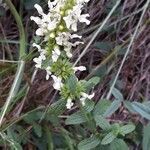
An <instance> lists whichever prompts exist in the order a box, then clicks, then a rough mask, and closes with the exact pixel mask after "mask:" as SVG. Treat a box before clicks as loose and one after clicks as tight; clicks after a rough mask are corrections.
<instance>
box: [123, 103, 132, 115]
mask: <svg viewBox="0 0 150 150" xmlns="http://www.w3.org/2000/svg"><path fill="white" fill-rule="evenodd" d="M123 104H124V106H125V107H126V108H127V109H128V110H129V111H130V112H131V113H135V110H134V108H133V107H132V103H131V102H129V101H124V102H123Z"/></svg>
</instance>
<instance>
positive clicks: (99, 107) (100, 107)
mask: <svg viewBox="0 0 150 150" xmlns="http://www.w3.org/2000/svg"><path fill="white" fill-rule="evenodd" d="M110 105H111V102H110V101H109V100H106V99H102V100H99V101H98V103H97V104H96V106H95V109H94V111H93V114H94V116H97V115H104V113H105V112H106V110H107V109H108V108H109V107H110Z"/></svg>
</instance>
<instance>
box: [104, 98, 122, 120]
mask: <svg viewBox="0 0 150 150" xmlns="http://www.w3.org/2000/svg"><path fill="white" fill-rule="evenodd" d="M120 105H121V101H119V100H114V101H113V102H112V103H111V105H110V107H109V108H108V109H107V110H106V112H105V113H104V116H105V117H109V116H111V115H112V114H113V113H114V112H115V111H116V110H117V109H118V108H119V107H120Z"/></svg>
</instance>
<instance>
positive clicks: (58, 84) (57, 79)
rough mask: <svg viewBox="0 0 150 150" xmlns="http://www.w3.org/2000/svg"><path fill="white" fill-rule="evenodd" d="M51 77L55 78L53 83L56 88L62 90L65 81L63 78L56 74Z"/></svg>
mask: <svg viewBox="0 0 150 150" xmlns="http://www.w3.org/2000/svg"><path fill="white" fill-rule="evenodd" d="M51 77H52V78H53V80H54V84H53V87H54V89H56V90H59V91H60V89H61V88H62V86H63V83H62V82H61V78H60V77H56V76H54V75H52V76H51Z"/></svg>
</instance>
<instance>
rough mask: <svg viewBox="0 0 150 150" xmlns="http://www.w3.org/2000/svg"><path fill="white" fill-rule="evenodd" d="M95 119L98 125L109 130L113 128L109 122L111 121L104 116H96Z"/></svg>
mask: <svg viewBox="0 0 150 150" xmlns="http://www.w3.org/2000/svg"><path fill="white" fill-rule="evenodd" d="M94 119H95V121H96V125H98V126H99V127H100V128H102V129H103V130H109V129H110V128H111V125H110V124H109V122H108V121H107V120H106V119H105V118H104V117H102V116H95V117H94Z"/></svg>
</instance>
